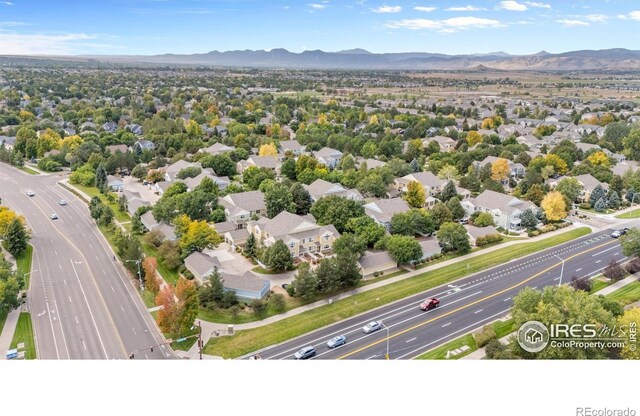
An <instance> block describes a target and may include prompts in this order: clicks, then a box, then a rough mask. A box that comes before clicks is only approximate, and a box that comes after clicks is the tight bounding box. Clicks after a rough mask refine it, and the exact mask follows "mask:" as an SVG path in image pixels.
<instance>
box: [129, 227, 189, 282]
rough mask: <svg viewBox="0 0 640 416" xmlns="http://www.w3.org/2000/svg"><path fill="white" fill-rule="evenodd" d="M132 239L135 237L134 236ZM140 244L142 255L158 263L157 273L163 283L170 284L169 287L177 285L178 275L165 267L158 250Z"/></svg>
mask: <svg viewBox="0 0 640 416" xmlns="http://www.w3.org/2000/svg"><path fill="white" fill-rule="evenodd" d="M134 237H137V236H135V235H134ZM141 243H142V249H143V250H144V254H145V256H147V257H155V258H156V260H157V261H158V267H157V270H158V273H160V275H161V276H162V278H163V279H164V280H165V282H167V283H169V284H171V285H174V286H175V285H176V283H178V279H179V278H180V274H179V273H178V270H173V269H170V268H168V267H167V265H166V264H164V261H163V260H162V258H161V257H160V256H159V255H158V250H157V249H156V248H155V247H152V246H150V245H148V244H145V243H144V242H143V241H141Z"/></svg>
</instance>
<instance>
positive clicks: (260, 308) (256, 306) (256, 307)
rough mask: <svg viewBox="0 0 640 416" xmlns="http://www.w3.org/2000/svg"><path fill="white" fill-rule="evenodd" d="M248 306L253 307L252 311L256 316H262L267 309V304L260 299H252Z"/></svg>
mask: <svg viewBox="0 0 640 416" xmlns="http://www.w3.org/2000/svg"><path fill="white" fill-rule="evenodd" d="M249 307H250V308H251V309H253V313H254V315H256V316H262V314H263V313H264V311H265V310H266V309H267V304H266V303H265V302H264V301H263V300H262V299H254V300H252V301H251V303H250V304H249Z"/></svg>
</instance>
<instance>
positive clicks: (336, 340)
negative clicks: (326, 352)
mask: <svg viewBox="0 0 640 416" xmlns="http://www.w3.org/2000/svg"><path fill="white" fill-rule="evenodd" d="M346 343H347V338H345V337H344V336H343V335H338V336H337V337H333V338H331V339H330V340H329V341H327V347H329V348H336V347H339V346H340V345H344V344H346Z"/></svg>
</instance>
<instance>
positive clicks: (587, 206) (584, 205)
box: [578, 202, 591, 209]
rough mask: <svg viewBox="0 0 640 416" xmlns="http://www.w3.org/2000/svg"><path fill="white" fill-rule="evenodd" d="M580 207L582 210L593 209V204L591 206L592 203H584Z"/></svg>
mask: <svg viewBox="0 0 640 416" xmlns="http://www.w3.org/2000/svg"><path fill="white" fill-rule="evenodd" d="M578 207H579V208H580V209H591V204H590V203H588V202H583V203H581V204H580V205H578Z"/></svg>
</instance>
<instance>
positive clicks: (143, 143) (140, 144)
mask: <svg viewBox="0 0 640 416" xmlns="http://www.w3.org/2000/svg"><path fill="white" fill-rule="evenodd" d="M133 146H134V148H137V149H140V151H143V150H155V148H156V145H155V143H153V142H151V141H149V140H145V139H139V140H137V141H136V142H135V143H134V144H133Z"/></svg>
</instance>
